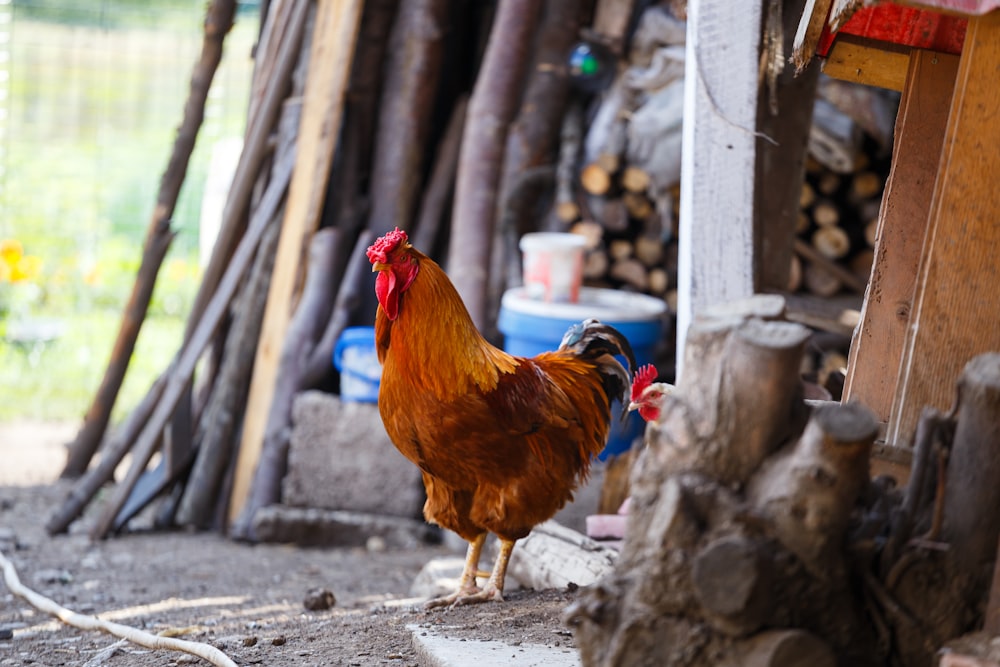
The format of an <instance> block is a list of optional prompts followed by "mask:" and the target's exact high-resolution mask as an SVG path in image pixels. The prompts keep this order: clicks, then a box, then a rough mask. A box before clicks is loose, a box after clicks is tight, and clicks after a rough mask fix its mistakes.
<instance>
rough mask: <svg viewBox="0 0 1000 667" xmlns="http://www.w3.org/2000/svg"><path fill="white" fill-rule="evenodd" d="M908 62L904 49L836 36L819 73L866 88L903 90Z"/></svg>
mask: <svg viewBox="0 0 1000 667" xmlns="http://www.w3.org/2000/svg"><path fill="white" fill-rule="evenodd" d="M909 62H910V47H908V46H900V45H898V44H891V43H889V42H876V41H874V40H871V39H865V38H864V37H855V36H854V35H839V36H838V37H837V39H836V41H834V43H833V47H832V48H831V49H830V53H829V54H828V55H827V57H826V59H825V60H824V61H823V73H824V74H826V75H827V76H830V77H833V78H834V79H841V80H843V81H850V82H852V83H863V84H865V85H866V86H875V87H877V88H888V89H889V90H903V85H904V84H905V83H906V73H907V70H908V68H909Z"/></svg>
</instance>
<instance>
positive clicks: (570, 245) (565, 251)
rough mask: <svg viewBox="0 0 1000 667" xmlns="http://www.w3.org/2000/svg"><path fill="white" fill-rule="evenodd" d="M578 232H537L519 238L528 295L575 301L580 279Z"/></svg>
mask: <svg viewBox="0 0 1000 667" xmlns="http://www.w3.org/2000/svg"><path fill="white" fill-rule="evenodd" d="M586 243H587V242H586V239H584V238H583V237H582V236H580V235H579V234H563V233H559V232H537V233H533V234H525V235H524V236H522V237H521V243H520V246H521V253H522V262H523V277H524V287H525V290H526V291H527V294H528V297H529V298H532V299H537V300H539V301H548V302H552V303H576V302H577V301H579V300H580V283H582V282H583V250H584V247H585V246H586Z"/></svg>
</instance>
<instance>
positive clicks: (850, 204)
mask: <svg viewBox="0 0 1000 667" xmlns="http://www.w3.org/2000/svg"><path fill="white" fill-rule="evenodd" d="M887 175H888V164H887V162H886V161H885V160H882V159H871V158H868V157H867V156H866V157H864V158H863V159H861V160H859V162H858V165H857V168H856V169H855V170H854V171H852V172H849V173H846V174H839V173H837V172H835V171H833V170H831V169H829V168H828V167H825V166H823V165H822V164H820V163H819V162H817V161H816V160H812V159H811V160H809V162H808V164H807V172H806V178H805V181H804V182H803V184H802V195H801V197H800V199H799V206H800V210H799V224H798V226H797V232H798V234H797V235H798V238H797V239H796V244H795V255H794V257H793V259H792V269H791V271H790V277H789V285H788V288H789V291H790V292H796V291H804V292H806V293H809V294H814V295H816V296H822V297H831V296H834V295H836V294H839V293H841V292H843V291H847V292H853V293H855V294H863V293H864V290H865V286H866V285H867V283H868V276H869V274H870V273H871V265H872V258H873V256H874V246H875V240H876V239H875V231H876V228H877V225H878V212H879V205H880V204H881V201H882V189H883V186H884V185H885V179H886V177H887Z"/></svg>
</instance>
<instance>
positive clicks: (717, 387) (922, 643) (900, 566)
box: [567, 295, 1000, 667]
mask: <svg viewBox="0 0 1000 667" xmlns="http://www.w3.org/2000/svg"><path fill="white" fill-rule="evenodd" d="M772 298H774V297H773V295H772V296H770V297H766V299H772ZM779 298H780V297H779ZM754 301H755V300H750V301H749V302H747V303H743V304H737V305H736V306H735V307H729V308H725V307H718V308H716V309H715V310H714V311H713V312H711V313H706V314H705V315H703V317H701V318H700V319H698V320H696V321H695V322H694V323H693V324H692V325H691V329H690V332H689V335H688V338H687V347H686V350H685V373H684V375H683V376H682V378H681V380H680V383H679V384H678V385H677V387H676V389H675V390H674V391H673V392H672V393H671V394H669V395H667V396H666V397H665V398H664V400H663V403H662V405H661V415H660V417H659V418H658V419H657V420H656V421H655V422H652V423H650V425H649V427H648V428H647V432H646V448H645V449H644V451H643V453H642V454H641V455H640V458H639V460H638V461H637V463H636V465H635V469H634V471H633V475H632V480H633V485H632V505H631V507H632V512H631V514H630V515H629V523H628V528H627V530H626V536H625V542H624V545H623V549H622V552H621V556H620V558H619V560H618V562H617V563H616V565H615V570H614V572H612V573H611V574H610V575H609V576H607V577H605V578H604V579H603V580H602V581H600V582H598V583H597V584H595V585H594V586H591V587H588V588H587V589H585V590H584V591H582V592H581V594H580V596H579V597H578V599H577V601H575V602H574V603H573V605H572V606H571V608H570V609H568V610H567V621H568V622H569V624H570V625H571V626H572V627H574V629H575V635H576V640H577V646H578V647H579V649H580V653H581V659H582V662H583V664H585V665H591V666H609V667H610V666H611V665H652V664H670V665H726V666H728V665H732V666H735V665H768V666H774V667H778V666H779V665H780V666H782V667H788V666H790V665H802V666H804V667H818V666H819V665H824V666H826V665H829V666H831V667H832V666H833V665H847V664H850V665H872V666H873V667H874V666H875V665H889V664H899V665H928V666H929V665H932V664H936V655H937V652H938V651H939V650H940V649H941V647H942V646H943V645H944V643H945V642H946V641H948V640H949V639H952V638H954V637H957V636H959V635H960V634H962V633H964V632H969V631H971V630H973V629H974V628H976V627H978V625H979V624H981V623H982V620H983V609H984V608H985V604H986V598H987V595H988V581H989V578H990V575H991V573H992V569H993V566H994V560H995V558H996V543H997V538H998V535H1000V517H998V515H997V513H996V512H995V511H993V508H994V507H995V506H996V503H997V502H998V501H1000V491H998V486H997V484H996V479H997V477H996V476H997V474H998V473H1000V457H998V456H996V455H995V452H996V451H997V449H996V447H997V446H998V445H1000V431H998V429H997V428H996V424H997V420H998V419H1000V354H995V353H994V354H984V355H981V356H979V357H976V358H974V359H973V360H972V361H970V362H969V364H968V365H967V366H966V369H965V371H964V372H963V373H962V376H961V378H960V380H959V391H958V393H957V396H958V399H957V403H956V405H955V407H954V408H953V410H952V412H951V413H950V414H947V415H945V414H942V413H940V412H938V411H936V410H933V409H928V410H926V411H925V414H924V416H923V419H922V421H921V424H920V428H919V429H918V435H917V442H916V444H915V447H914V463H913V467H912V469H911V471H910V477H909V480H910V481H909V483H908V484H907V486H906V489H905V491H900V490H899V489H898V488H897V487H896V485H895V484H893V483H892V480H888V479H886V478H876V479H874V480H873V479H871V478H870V473H869V455H870V451H871V447H872V443H873V441H874V439H875V437H876V435H877V424H876V421H875V419H874V417H873V416H872V415H871V414H870V413H869V412H868V411H867V409H865V408H864V407H863V406H861V405H859V404H856V403H854V404H848V405H840V404H833V403H826V404H822V405H819V406H817V407H812V406H810V405H808V404H807V403H805V402H804V401H803V400H802V394H801V383H800V381H799V373H798V363H799V358H800V357H801V354H802V352H803V349H804V347H805V345H806V343H807V340H808V337H809V331H808V330H807V329H806V328H805V327H802V326H801V325H798V324H795V323H790V322H785V321H780V320H774V319H773V317H774V314H773V310H772V309H771V308H770V303H769V302H761V303H762V304H763V306H767V308H764V307H761V308H757V307H755V303H754ZM688 369H692V370H693V371H694V372H687V371H688Z"/></svg>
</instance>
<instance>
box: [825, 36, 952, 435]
mask: <svg viewBox="0 0 1000 667" xmlns="http://www.w3.org/2000/svg"><path fill="white" fill-rule="evenodd" d="M909 63H910V66H909V71H908V73H907V75H906V84H905V86H904V87H903V97H902V99H901V100H900V102H899V112H898V114H897V117H896V136H895V140H894V141H893V149H892V167H891V169H890V172H889V179H888V180H887V181H886V186H885V191H884V194H883V204H882V207H881V209H880V213H879V217H878V223H877V226H878V229H877V231H876V236H877V238H878V242H877V244H876V245H875V256H874V259H873V260H872V267H873V270H872V272H871V278H870V281H871V286H870V287H869V290H870V293H871V294H873V295H874V294H878V295H879V297H878V298H876V299H873V298H868V299H865V301H864V305H862V307H861V321H860V324H859V325H858V328H857V332H856V333H855V336H854V341H853V342H852V344H851V354H850V357H849V358H848V362H847V377H846V379H845V381H844V402H848V401H860V402H862V403H864V404H865V405H867V406H868V407H869V408H870V409H871V410H872V411H873V412H874V413H875V416H876V417H877V418H878V420H879V421H881V422H883V423H887V422H888V421H889V413H890V410H891V408H892V398H893V396H894V395H895V393H896V381H897V379H898V377H899V364H900V360H901V358H902V355H903V340H904V339H905V338H906V329H907V327H909V325H910V313H911V312H912V311H913V292H914V287H915V285H916V279H917V268H918V267H919V266H920V253H921V251H922V250H923V247H924V238H925V237H926V236H927V223H928V219H929V214H928V212H929V210H930V205H931V196H932V194H933V191H934V189H933V188H932V187H930V185H931V184H932V183H933V182H934V178H935V177H936V175H937V169H938V162H939V161H940V157H941V146H942V144H943V142H944V129H945V126H946V125H947V124H948V110H949V108H950V107H951V90H952V88H954V86H955V72H956V71H957V70H958V58H957V57H955V56H948V55H945V54H940V53H933V52H931V51H921V50H915V51H914V52H913V53H912V54H911V55H910V61H909Z"/></svg>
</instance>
